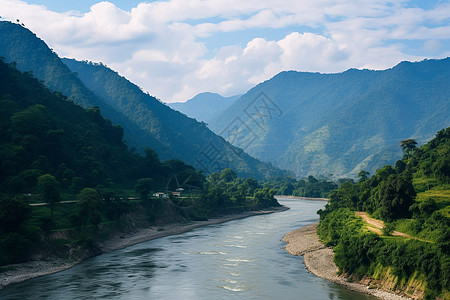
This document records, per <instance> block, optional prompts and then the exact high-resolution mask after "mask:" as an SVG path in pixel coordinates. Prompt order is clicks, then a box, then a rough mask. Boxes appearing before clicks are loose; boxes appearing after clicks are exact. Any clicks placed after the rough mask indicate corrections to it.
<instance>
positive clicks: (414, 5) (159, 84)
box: [0, 0, 450, 102]
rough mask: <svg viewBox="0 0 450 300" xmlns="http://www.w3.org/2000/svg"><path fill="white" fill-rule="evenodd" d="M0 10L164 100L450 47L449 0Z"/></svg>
mask: <svg viewBox="0 0 450 300" xmlns="http://www.w3.org/2000/svg"><path fill="white" fill-rule="evenodd" d="M0 15H1V16H2V18H3V19H5V20H16V19H20V21H21V22H23V23H24V24H25V26H26V27H27V28H29V29H30V30H32V31H33V32H35V33H36V34H37V35H38V36H39V37H40V38H42V39H43V40H44V41H45V42H46V43H47V44H48V45H49V46H50V47H51V48H53V49H54V50H55V51H56V52H57V53H58V54H59V55H60V56H63V57H70V58H76V59H80V60H85V59H87V60H91V61H96V62H99V61H101V62H103V63H105V64H107V65H108V66H109V67H111V68H113V69H114V70H116V71H118V72H119V73H120V74H121V75H123V76H126V77H127V78H129V79H130V80H131V81H133V82H135V83H136V84H138V85H139V86H141V87H142V88H143V89H144V90H147V91H148V92H149V93H150V94H152V95H155V96H156V97H158V98H160V99H162V100H163V101H166V102H173V101H185V100H187V99H189V98H191V97H193V96H194V95H196V94H197V93H200V92H205V91H209V92H217V93H220V94H222V95H224V96H230V95H233V94H240V93H245V92H246V91H247V90H248V89H250V88H251V87H253V86H254V85H256V84H258V83H259V82H261V81H264V80H267V79H269V78H271V77H272V76H274V75H276V74H277V73H279V72H281V71H284V70H297V71H311V72H324V73H332V72H342V71H345V70H346V69H349V68H360V69H362V68H368V69H385V68H390V67H392V66H394V65H396V64H397V63H399V62H400V61H402V60H410V61H418V60H422V59H424V58H444V57H448V56H450V38H449V37H450V0H447V1H408V0H391V1H387V0H339V1H337V0H314V1H305V0H246V1H242V0H210V1H208V0H206V1H205V0H189V1H187V0H165V1H148V2H142V1H138V0H131V1H107V2H106V1H105V2H99V1H85V0H81V1H51V0H42V1H39V0H37V1H32V0H28V1H26V0H25V1H18V0H0Z"/></svg>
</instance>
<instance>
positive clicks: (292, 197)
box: [274, 195, 328, 201]
mask: <svg viewBox="0 0 450 300" xmlns="http://www.w3.org/2000/svg"><path fill="white" fill-rule="evenodd" d="M274 197H275V198H286V199H295V200H309V201H328V199H327V198H311V197H299V196H290V195H275V196H274Z"/></svg>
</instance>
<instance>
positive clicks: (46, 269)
mask: <svg viewBox="0 0 450 300" xmlns="http://www.w3.org/2000/svg"><path fill="white" fill-rule="evenodd" d="M287 209H289V208H288V207H285V206H281V207H275V208H270V209H268V210H258V211H247V212H243V213H240V214H233V215H228V216H223V217H218V218H211V219H209V220H208V221H195V222H189V223H182V224H167V225H159V226H157V227H152V228H142V229H137V230H136V231H135V232H133V233H131V234H127V235H123V234H117V235H115V236H114V237H112V238H110V239H108V240H106V241H103V242H101V243H100V244H99V245H98V246H99V247H100V249H101V252H102V253H106V252H110V251H113V250H118V249H122V248H125V247H128V246H132V245H135V244H138V243H142V242H146V241H150V240H153V239H157V238H160V237H164V236H169V235H175V234H180V233H183V232H186V231H189V230H192V229H194V228H198V227H201V226H206V225H213V224H219V223H224V222H228V221H232V220H237V219H242V218H246V217H250V216H255V215H262V214H270V213H274V212H281V211H285V210H287ZM79 262H81V260H80V261H75V260H63V259H54V260H49V261H31V262H26V263H22V264H14V265H8V266H3V267H0V289H2V288H4V287H6V286H8V285H10V284H13V283H19V282H22V281H25V280H28V279H31V278H35V277H39V276H44V275H48V274H52V273H56V272H59V271H63V270H66V269H69V268H71V267H73V266H74V265H76V264H77V263H79Z"/></svg>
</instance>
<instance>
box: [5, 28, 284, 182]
mask: <svg viewBox="0 0 450 300" xmlns="http://www.w3.org/2000/svg"><path fill="white" fill-rule="evenodd" d="M0 40H1V41H2V43H1V44H0V56H2V57H4V58H5V61H6V62H16V65H17V68H18V69H19V70H21V71H31V72H32V73H33V75H34V76H35V77H36V78H38V79H39V80H42V81H44V83H45V84H46V85H47V86H48V87H49V88H50V90H52V91H59V92H62V93H63V94H64V95H66V96H67V97H68V98H69V99H70V100H73V101H74V102H75V103H76V104H79V105H81V106H83V107H85V108H86V107H91V106H98V107H99V108H100V110H101V112H102V115H104V116H105V117H106V118H109V119H110V120H111V121H112V122H113V123H114V124H120V125H121V126H122V127H123V128H124V133H125V139H126V140H127V143H128V145H129V146H130V147H134V148H136V149H137V150H138V151H143V150H144V148H146V147H149V148H152V149H154V150H155V151H156V152H157V153H158V155H159V157H160V158H161V159H169V158H178V159H181V160H183V161H184V162H186V163H189V164H192V165H193V166H195V167H196V168H198V169H204V170H205V171H207V172H212V171H220V170H222V169H223V168H226V167H230V168H232V169H234V170H235V171H236V172H237V173H238V174H239V175H240V176H244V177H245V176H249V177H255V178H265V177H270V176H274V175H281V174H283V172H281V171H280V170H277V169H276V168H273V167H272V166H271V165H269V164H264V163H261V162H260V161H258V160H256V159H254V158H252V157H250V156H249V155H247V154H246V153H244V152H242V151H241V150H240V149H237V148H235V147H233V146H232V145H231V144H229V143H227V142H226V141H224V139H223V138H221V137H219V136H217V135H215V134H214V133H213V132H212V131H210V130H209V129H208V128H207V127H206V125H205V124H204V123H200V122H197V121H195V120H194V119H191V118H188V117H186V116H185V115H184V114H182V113H179V112H177V111H174V110H172V109H170V108H169V107H168V106H167V105H165V104H163V103H161V102H160V101H159V100H157V99H156V98H155V97H152V96H150V95H148V94H146V93H144V92H142V91H141V89H140V88H139V87H137V86H136V85H134V84H132V83H131V82H129V81H128V80H126V79H125V78H124V77H121V76H120V75H118V74H117V73H116V72H114V71H112V70H111V69H109V68H107V67H106V66H104V65H102V64H94V63H87V62H77V61H74V60H64V62H65V63H67V64H68V65H69V67H70V69H69V67H68V66H67V65H65V64H64V63H63V62H62V61H61V60H60V59H59V57H58V56H57V55H56V54H55V53H54V52H53V51H52V50H51V49H49V48H48V46H47V45H46V44H45V42H43V41H42V40H40V39H39V38H37V37H36V35H35V34H33V33H32V32H31V31H29V30H28V29H26V28H24V27H22V26H20V25H18V24H14V23H10V22H0ZM74 72H77V73H78V74H76V73H74Z"/></svg>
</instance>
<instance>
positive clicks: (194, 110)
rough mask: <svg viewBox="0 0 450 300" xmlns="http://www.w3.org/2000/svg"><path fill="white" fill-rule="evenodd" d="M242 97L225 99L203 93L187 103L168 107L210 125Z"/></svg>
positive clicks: (175, 103)
mask: <svg viewBox="0 0 450 300" xmlns="http://www.w3.org/2000/svg"><path fill="white" fill-rule="evenodd" d="M241 96H242V95H235V96H231V97H223V96H221V95H219V94H216V93H201V94H198V95H196V96H195V97H194V98H192V99H189V100H188V101H186V102H174V103H167V105H169V106H170V107H171V108H173V109H175V110H178V111H180V112H182V113H184V114H186V115H187V116H189V117H191V118H194V119H196V120H198V121H201V122H205V123H207V124H208V123H209V122H211V121H213V120H215V119H216V118H217V115H218V114H220V113H221V112H222V111H223V110H225V109H226V108H228V107H229V106H230V105H231V104H233V103H234V101H236V100H237V99H239V97H241Z"/></svg>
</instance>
